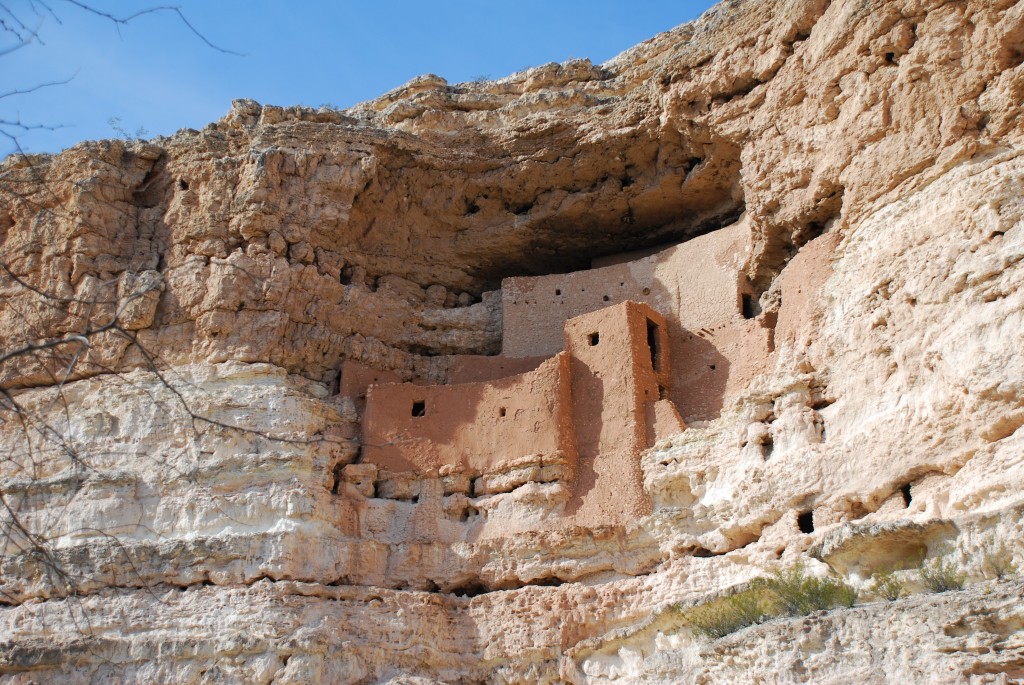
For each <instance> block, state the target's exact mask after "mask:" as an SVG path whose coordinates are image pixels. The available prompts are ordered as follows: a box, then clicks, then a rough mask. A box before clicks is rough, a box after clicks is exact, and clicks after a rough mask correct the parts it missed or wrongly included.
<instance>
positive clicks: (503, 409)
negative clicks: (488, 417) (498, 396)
mask: <svg viewBox="0 0 1024 685" xmlns="http://www.w3.org/2000/svg"><path fill="white" fill-rule="evenodd" d="M498 416H505V407H501V408H500V409H498Z"/></svg>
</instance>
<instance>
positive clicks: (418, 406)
mask: <svg viewBox="0 0 1024 685" xmlns="http://www.w3.org/2000/svg"><path fill="white" fill-rule="evenodd" d="M412 415H413V416H426V415H427V403H426V401H425V400H416V401H415V402H413V403H412Z"/></svg>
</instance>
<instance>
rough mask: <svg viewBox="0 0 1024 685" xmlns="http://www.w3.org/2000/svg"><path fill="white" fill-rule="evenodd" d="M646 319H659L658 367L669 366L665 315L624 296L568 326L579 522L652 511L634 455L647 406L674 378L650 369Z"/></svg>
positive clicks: (642, 443)
mask: <svg viewBox="0 0 1024 685" xmlns="http://www.w3.org/2000/svg"><path fill="white" fill-rule="evenodd" d="M648 321H651V322H652V323H654V324H656V325H657V329H656V345H657V347H658V348H659V349H658V351H659V355H658V356H659V359H658V360H657V361H658V367H659V368H661V369H666V370H667V369H668V368H669V367H670V363H671V361H670V354H671V353H670V352H669V350H668V334H667V331H666V325H665V319H664V317H662V316H660V315H659V314H658V313H657V312H655V311H654V310H652V309H651V308H650V307H648V306H646V305H642V304H637V303H634V302H625V303H622V304H619V305H617V306H615V307H608V308H605V309H602V310H600V311H597V312H592V313H590V314H585V315H582V316H579V317H575V318H573V319H571V320H570V321H569V322H568V323H567V324H566V326H565V348H566V351H567V352H568V353H569V354H570V356H571V365H572V366H571V370H572V398H573V417H574V422H575V426H576V445H577V450H578V454H579V462H578V468H577V472H576V473H577V477H576V483H575V486H576V487H575V488H574V493H573V497H574V499H573V501H572V502H571V503H570V507H569V509H570V511H575V513H576V519H577V522H578V523H581V524H583V525H587V524H607V523H624V522H627V521H630V520H633V519H634V518H635V517H637V516H641V515H643V514H646V513H649V512H650V509H651V503H650V498H649V497H648V495H647V493H646V492H645V491H644V489H643V474H642V473H641V470H640V460H639V455H640V451H641V450H642V449H644V448H646V447H647V446H648V445H647V434H648V430H647V406H648V405H650V404H653V403H654V402H657V401H658V397H659V386H661V387H665V388H666V389H667V387H668V385H669V384H670V382H671V378H670V375H669V374H668V373H667V371H663V372H662V373H658V372H657V371H656V369H655V368H654V365H653V363H652V353H651V348H650V346H649V345H648Z"/></svg>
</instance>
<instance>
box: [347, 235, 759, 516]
mask: <svg viewBox="0 0 1024 685" xmlns="http://www.w3.org/2000/svg"><path fill="white" fill-rule="evenodd" d="M746 231H747V228H746V225H745V224H744V222H739V223H737V224H734V225H733V226H731V227H729V228H727V229H724V230H720V231H717V232H714V233H711V234H708V235H705V236H703V237H701V238H697V239H695V240H691V241H688V242H686V243H682V244H679V245H675V246H672V247H668V248H665V249H662V250H660V251H657V252H654V253H653V254H648V255H646V256H639V257H638V256H637V255H634V254H625V255H622V256H620V257H607V258H602V259H599V260H595V263H594V266H593V268H591V269H589V270H585V271H576V272H570V273H566V274H552V275H546V276H530V277H513V278H506V279H504V280H503V281H502V288H501V291H500V303H501V305H500V306H501V315H502V335H501V354H498V355H494V356H481V355H456V356H454V357H453V358H452V359H451V360H450V366H449V371H448V374H447V378H446V382H445V383H443V384H436V383H435V384H432V383H429V382H427V381H424V380H416V379H414V380H412V381H410V382H406V383H400V382H398V379H397V377H396V376H395V375H394V374H390V373H387V372H382V371H376V370H373V369H369V368H367V367H365V366H363V365H360V364H358V363H355V362H351V361H346V362H345V363H344V364H343V366H342V370H341V378H340V382H339V390H340V392H341V394H343V395H348V396H351V397H353V398H354V399H355V400H356V406H357V407H358V412H359V414H360V419H361V431H360V433H361V435H360V440H361V443H362V449H361V458H360V461H361V464H363V465H366V464H370V465H374V466H375V467H377V468H379V469H380V474H379V476H378V482H380V483H393V482H396V481H399V482H400V481H403V480H405V481H408V482H413V481H418V480H420V479H422V478H423V477H432V478H439V477H440V478H441V479H442V482H443V488H442V489H443V492H442V493H441V494H442V496H443V497H452V496H455V495H460V496H464V497H468V498H473V497H479V496H482V495H488V494H495V493H497V492H504V491H511V490H514V489H515V488H517V487H519V486H521V485H524V484H526V483H542V484H551V485H554V486H558V487H559V488H560V493H561V495H562V498H563V499H564V504H563V506H560V507H559V508H558V509H557V513H558V514H559V517H558V519H557V521H555V519H552V521H555V523H554V525H570V524H585V525H614V524H624V523H628V522H629V521H631V520H635V519H637V518H638V517H640V516H643V515H646V514H648V513H650V506H651V505H650V498H649V497H648V495H647V494H646V492H645V491H644V488H643V474H642V471H641V469H640V454H641V452H642V451H643V450H646V449H648V448H650V447H652V446H654V445H655V444H656V443H657V442H658V441H659V440H662V439H664V438H666V437H669V436H671V435H673V434H676V433H679V432H681V431H682V430H684V429H685V425H686V423H685V420H684V417H685V419H686V420H691V421H693V420H698V421H699V420H704V419H706V418H713V417H714V415H715V414H716V413H717V412H718V411H719V409H720V406H721V404H720V403H721V397H722V394H723V392H724V389H725V387H726V385H727V384H728V383H729V377H730V375H740V374H742V372H743V370H744V369H745V368H750V367H751V366H752V365H756V364H757V362H758V361H759V360H761V359H763V358H764V357H765V355H766V354H767V352H768V351H769V350H770V348H769V346H770V335H771V331H770V330H769V329H766V328H764V327H763V326H762V323H763V322H761V321H752V320H750V319H749V318H748V317H747V316H745V312H744V303H743V297H744V296H745V295H744V293H742V292H741V284H742V279H741V274H740V271H739V266H740V264H741V263H742V260H743V259H744V258H745V257H746V251H747V249H748V244H749V235H747V233H746ZM709 254H710V255H711V256H712V258H711V259H708V255H709ZM731 369H734V371H731ZM733 382H736V380H735V378H734V379H733ZM361 468H365V467H363V466H353V467H350V470H351V471H352V472H355V471H357V470H359V469H361ZM509 473H514V474H515V475H513V476H511V477H510V476H508V475H507V474H509ZM396 491H397V492H405V494H406V496H407V497H409V498H411V497H416V498H417V500H418V498H419V495H418V494H412V493H411V492H410V491H407V490H404V489H402V488H399V489H398V490H395V488H394V487H393V486H389V485H384V486H383V488H381V487H378V488H377V489H376V494H378V495H380V494H381V492H396Z"/></svg>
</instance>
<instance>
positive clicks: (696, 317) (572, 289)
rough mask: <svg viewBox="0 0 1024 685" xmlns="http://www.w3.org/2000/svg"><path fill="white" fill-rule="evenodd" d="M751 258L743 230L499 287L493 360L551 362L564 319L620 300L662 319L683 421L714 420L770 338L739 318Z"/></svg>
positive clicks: (758, 365) (737, 227) (759, 364)
mask: <svg viewBox="0 0 1024 685" xmlns="http://www.w3.org/2000/svg"><path fill="white" fill-rule="evenodd" d="M750 250H751V241H750V230H749V227H748V225H747V222H746V220H740V221H739V222H737V223H735V224H733V225H732V226H729V227H727V228H724V229H721V230H718V231H715V232H713V233H709V234H707V235H704V236H700V237H698V238H694V239H693V240H689V241H687V242H685V243H681V244H679V245H676V246H673V247H670V248H668V249H666V250H663V251H661V252H658V253H656V254H654V255H651V256H648V257H644V258H641V259H637V260H635V261H631V262H627V263H622V264H612V265H609V266H604V267H600V268H595V269H591V270H589V271H578V272H574V273H568V274H554V275H549V276H538V277H519V278H507V279H505V280H504V281H503V282H502V310H503V311H502V318H503V324H502V325H503V332H502V354H503V355H505V356H507V357H527V356H538V355H545V354H554V353H555V352H558V351H559V350H561V349H562V346H563V334H562V331H563V327H564V325H565V322H566V321H567V320H568V319H571V318H572V317H575V316H579V315H581V314H586V313H589V312H593V311H597V310H599V309H602V308H604V307H608V306H610V305H614V304H617V303H620V302H624V301H626V300H633V301H636V302H642V303H645V304H648V305H650V306H651V307H653V308H654V309H655V310H656V311H658V312H660V313H661V314H663V315H664V316H665V317H666V319H667V325H668V332H669V338H670V348H671V352H672V358H673V363H672V364H673V366H672V376H673V380H674V383H673V389H672V390H671V391H670V394H669V397H670V398H671V399H672V400H673V402H674V403H675V405H676V406H677V407H678V410H679V412H680V414H681V415H682V418H683V419H685V420H686V421H695V420H705V419H712V418H715V417H717V416H718V413H719V412H720V410H721V406H722V401H723V398H724V397H725V396H726V395H727V394H728V393H729V392H730V391H732V390H735V389H738V388H740V387H743V383H745V382H746V381H747V380H749V378H751V377H752V376H753V375H754V374H755V373H756V372H757V371H759V370H761V369H762V368H763V365H764V363H765V360H766V358H767V355H768V353H769V351H770V331H769V330H767V329H764V328H762V327H761V326H760V324H759V322H757V321H754V320H748V319H745V318H744V317H743V311H742V299H741V297H742V293H741V289H740V279H741V275H740V274H741V269H742V267H743V264H744V263H745V262H746V261H747V259H748V257H749V255H750Z"/></svg>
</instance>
